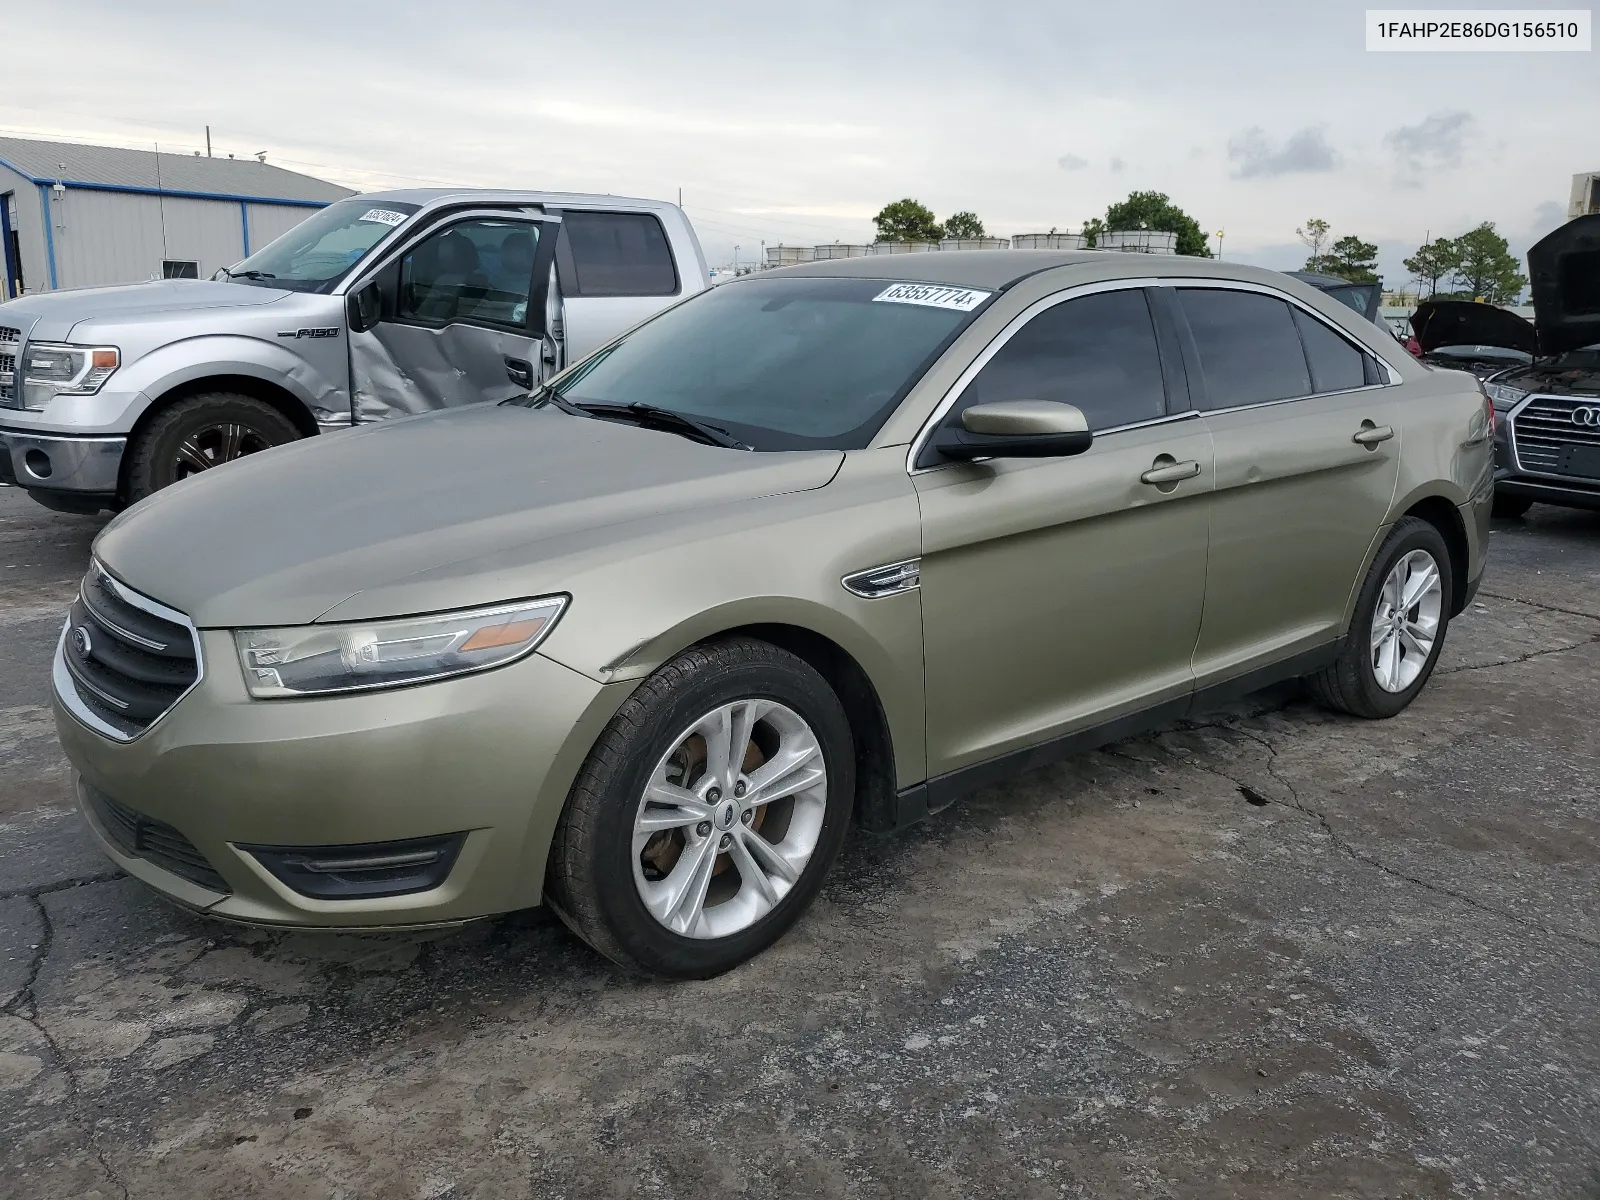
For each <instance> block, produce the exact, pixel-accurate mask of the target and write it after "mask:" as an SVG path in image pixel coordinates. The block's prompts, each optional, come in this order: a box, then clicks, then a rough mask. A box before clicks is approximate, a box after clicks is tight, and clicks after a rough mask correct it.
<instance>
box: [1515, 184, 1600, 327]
mask: <svg viewBox="0 0 1600 1200" xmlns="http://www.w3.org/2000/svg"><path fill="white" fill-rule="evenodd" d="M1528 276H1529V281H1530V283H1531V284H1532V287H1533V315H1534V321H1535V323H1536V324H1537V325H1538V327H1539V349H1540V350H1541V351H1542V352H1543V353H1545V354H1561V353H1563V352H1565V351H1567V350H1577V349H1579V348H1580V347H1583V346H1593V345H1596V344H1600V213H1596V214H1592V215H1590V216H1587V217H1578V218H1576V219H1575V220H1571V221H1568V222H1567V223H1566V224H1565V225H1563V226H1561V227H1560V228H1559V229H1557V230H1555V231H1554V232H1553V233H1549V234H1546V235H1545V236H1544V237H1543V238H1542V239H1540V241H1538V242H1537V243H1535V245H1534V246H1533V248H1532V249H1531V250H1529V251H1528Z"/></svg>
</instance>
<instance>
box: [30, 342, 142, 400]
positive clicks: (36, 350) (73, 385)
mask: <svg viewBox="0 0 1600 1200" xmlns="http://www.w3.org/2000/svg"><path fill="white" fill-rule="evenodd" d="M121 362H122V356H121V354H120V353H119V352H118V351H117V348H116V347H115V346H69V345H67V344H65V343H62V342H29V343H28V350H27V354H26V355H25V356H24V357H23V360H22V404H23V407H24V408H43V407H44V406H45V405H46V404H49V403H50V401H52V400H54V399H55V398H56V397H57V396H92V395H94V394H95V393H96V392H98V391H99V390H100V385H101V384H103V383H105V381H106V380H108V379H110V378H111V376H112V374H113V373H115V371H116V369H117V367H118V365H120V363H121Z"/></svg>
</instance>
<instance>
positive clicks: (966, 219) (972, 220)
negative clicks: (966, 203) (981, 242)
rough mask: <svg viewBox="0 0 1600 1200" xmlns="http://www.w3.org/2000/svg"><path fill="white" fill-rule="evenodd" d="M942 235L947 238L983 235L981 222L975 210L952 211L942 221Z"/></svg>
mask: <svg viewBox="0 0 1600 1200" xmlns="http://www.w3.org/2000/svg"><path fill="white" fill-rule="evenodd" d="M944 235H945V237H947V238H981V237H984V236H985V234H984V231H983V222H982V221H980V220H978V214H977V213H975V212H966V211H962V212H958V213H952V214H951V216H950V219H949V220H948V221H946V222H945V223H944Z"/></svg>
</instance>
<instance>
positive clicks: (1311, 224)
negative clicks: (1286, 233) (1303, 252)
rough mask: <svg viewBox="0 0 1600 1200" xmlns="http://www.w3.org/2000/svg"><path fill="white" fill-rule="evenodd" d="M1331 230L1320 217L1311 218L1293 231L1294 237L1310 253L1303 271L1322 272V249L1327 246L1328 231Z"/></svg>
mask: <svg viewBox="0 0 1600 1200" xmlns="http://www.w3.org/2000/svg"><path fill="white" fill-rule="evenodd" d="M1330 229H1332V226H1330V225H1329V224H1328V223H1327V222H1326V221H1324V220H1323V219H1322V218H1321V217H1312V218H1311V219H1310V220H1309V221H1307V222H1306V223H1305V224H1304V225H1302V226H1300V227H1299V228H1298V229H1296V230H1295V231H1294V235H1295V237H1297V238H1299V239H1300V240H1301V241H1302V242H1304V243H1305V245H1306V249H1307V250H1309V251H1311V254H1310V255H1309V257H1307V258H1306V266H1305V269H1306V270H1308V271H1322V270H1324V269H1325V268H1326V265H1327V264H1326V263H1325V261H1324V256H1323V253H1322V248H1323V247H1324V246H1326V245H1327V244H1328V234H1329V230H1330Z"/></svg>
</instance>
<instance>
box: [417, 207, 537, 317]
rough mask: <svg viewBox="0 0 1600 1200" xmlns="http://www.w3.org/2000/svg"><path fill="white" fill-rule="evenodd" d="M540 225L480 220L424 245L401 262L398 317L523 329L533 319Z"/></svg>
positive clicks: (445, 231)
mask: <svg viewBox="0 0 1600 1200" xmlns="http://www.w3.org/2000/svg"><path fill="white" fill-rule="evenodd" d="M538 236H539V230H538V226H536V225H532V224H529V223H527V222H523V221H498V220H494V219H492V218H479V219H475V220H471V221H460V222H457V223H456V224H454V225H451V226H448V227H447V228H445V229H441V230H440V231H439V232H438V233H435V234H433V235H432V236H431V237H428V238H426V239H424V240H423V241H421V242H419V243H418V244H417V245H416V246H414V247H412V249H411V250H410V251H408V252H407V254H406V256H405V257H404V258H403V259H401V260H400V294H399V297H398V302H397V305H396V315H397V316H398V317H399V318H400V319H402V320H411V321H416V322H419V323H421V324H425V325H448V324H450V323H452V322H456V321H465V322H468V323H471V324H487V325H496V326H502V327H511V328H517V329H521V328H524V327H526V325H527V319H528V298H529V295H530V293H531V291H532V285H533V253H534V248H535V246H536V244H537V241H538Z"/></svg>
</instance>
